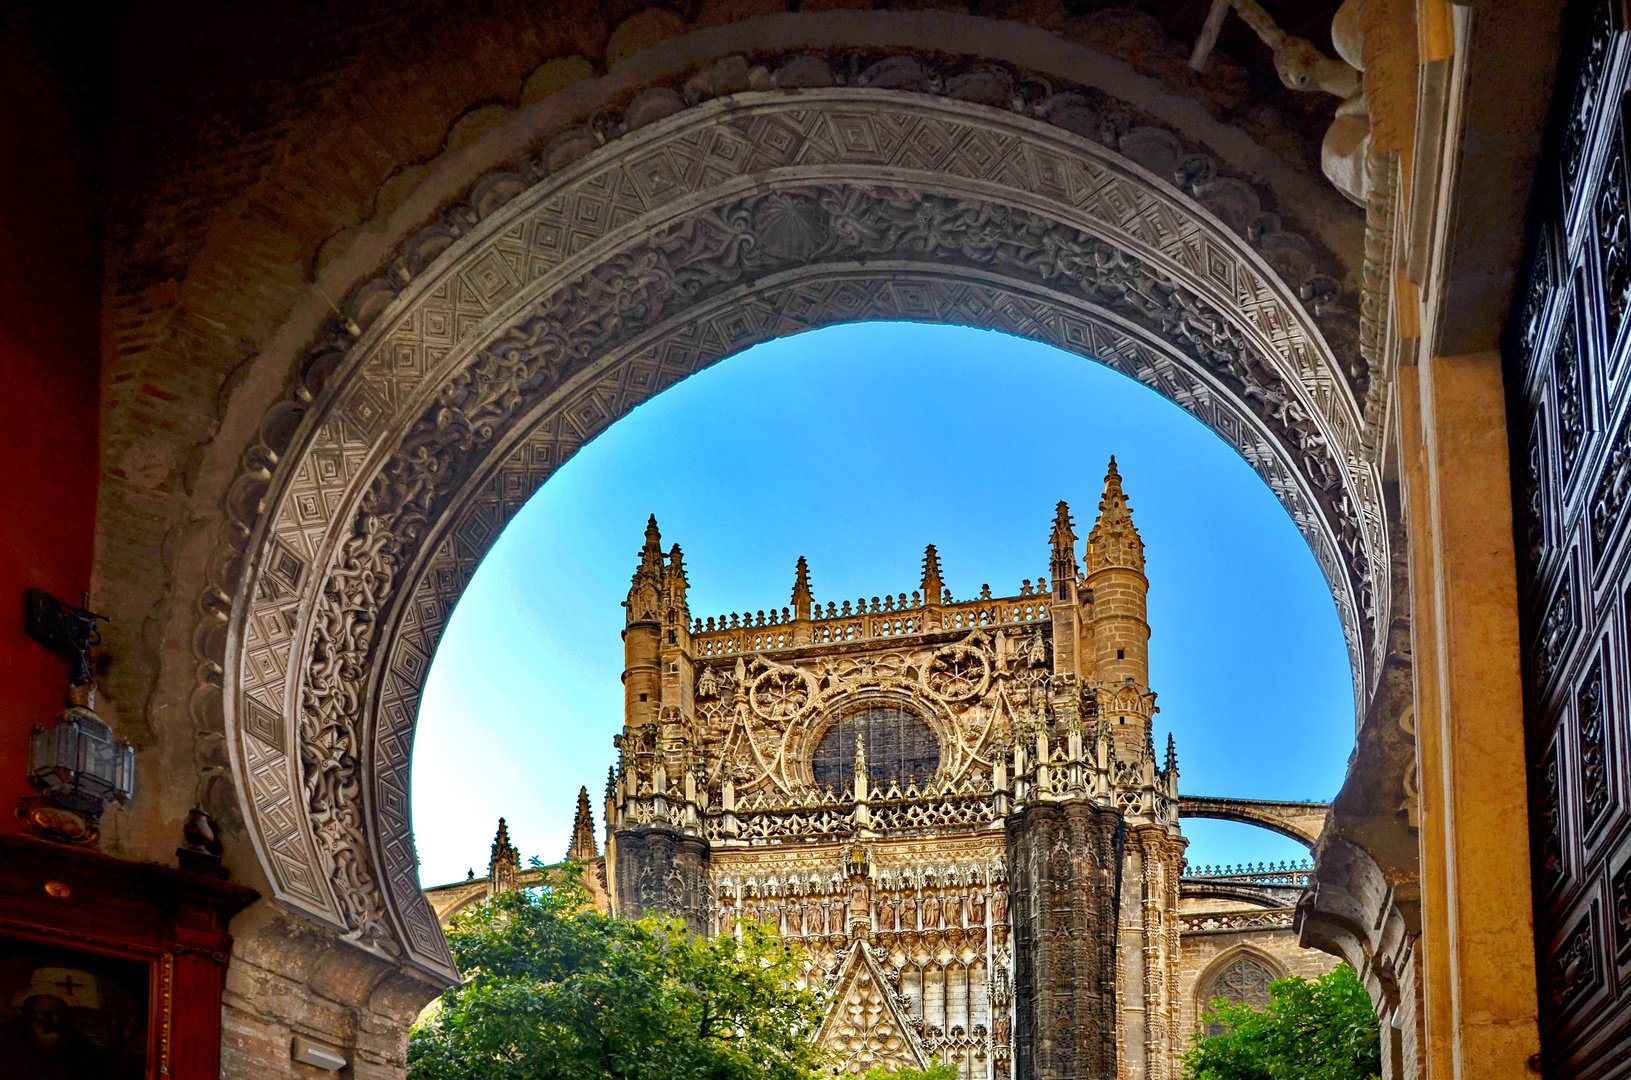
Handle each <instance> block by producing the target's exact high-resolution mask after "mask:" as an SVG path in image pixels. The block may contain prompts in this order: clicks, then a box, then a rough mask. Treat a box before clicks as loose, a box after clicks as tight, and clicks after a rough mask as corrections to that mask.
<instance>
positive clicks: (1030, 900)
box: [606, 459, 1185, 1080]
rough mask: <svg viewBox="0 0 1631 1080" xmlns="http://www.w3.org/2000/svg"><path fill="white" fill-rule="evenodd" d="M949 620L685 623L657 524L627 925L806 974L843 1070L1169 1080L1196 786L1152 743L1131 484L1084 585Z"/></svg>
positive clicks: (643, 597)
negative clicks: (804, 953) (802, 961)
mask: <svg viewBox="0 0 1631 1080" xmlns="http://www.w3.org/2000/svg"><path fill="white" fill-rule="evenodd" d="M1076 545H1077V537H1076V534H1075V531H1074V528H1073V525H1072V522H1071V517H1070V511H1069V508H1068V507H1067V506H1066V505H1065V504H1064V503H1060V504H1059V506H1058V509H1057V514H1056V517H1055V520H1054V525H1053V530H1052V535H1051V537H1050V561H1049V565H1048V574H1047V576H1044V577H1041V578H1039V579H1037V581H1036V582H1035V583H1034V584H1033V583H1032V582H1031V580H1030V579H1026V580H1025V581H1024V583H1023V585H1022V586H1021V588H1020V590H1019V592H1018V594H1017V595H1011V596H1005V597H994V596H992V595H991V592H990V590H989V588H985V589H982V590H981V595H980V596H979V597H977V598H975V599H971V600H953V599H952V596H951V593H950V591H949V590H947V589H946V588H945V585H944V583H943V582H942V580H941V568H940V561H939V555H938V553H937V552H936V551H935V549H934V547H932V546H931V547H929V548H928V549H927V551H926V552H925V555H924V560H923V573H922V577H921V579H920V580H919V582H918V588H917V590H916V591H914V592H912V593H911V595H910V596H908V595H907V594H906V593H904V592H902V593H900V594H898V595H896V596H886V597H882V598H881V599H880V598H879V597H876V596H874V597H872V598H871V599H870V600H868V599H867V598H865V597H862V598H859V599H858V600H856V601H853V602H851V601H847V600H846V601H843V602H841V603H840V602H837V601H833V602H828V603H827V604H826V605H825V607H823V606H822V605H821V604H819V603H816V602H815V597H814V594H813V592H812V589H811V583H810V572H809V567H808V565H807V564H806V562H805V560H803V559H802V558H801V559H800V560H799V562H798V566H797V568H796V571H795V575H794V583H793V589H792V595H791V597H790V600H791V602H790V604H789V606H787V607H783V608H781V609H779V610H778V609H775V608H772V609H769V610H768V611H763V610H761V611H757V612H754V613H739V614H732V615H728V616H719V617H716V618H706V619H703V618H696V619H693V618H692V617H691V615H690V612H689V608H688V607H687V601H686V580H685V571H684V567H683V562H682V556H681V553H680V549H679V548H678V547H677V546H676V547H674V548H673V549H672V550H671V551H670V552H669V553H668V554H667V555H665V554H664V553H663V550H662V545H661V539H660V536H659V534H658V530H657V524H656V521H655V520H653V521H651V522H650V523H649V524H648V526H647V528H646V542H645V546H644V547H643V548H642V549H641V552H640V563H639V567H638V569H637V570H636V571H635V574H634V579H633V581H632V583H631V585H630V588H629V597H628V622H627V628H626V630H625V631H624V643H625V646H624V647H625V657H626V661H625V665H624V675H623V681H624V693H625V724H624V729H623V733H622V734H621V735H620V736H619V737H618V740H617V744H618V749H619V755H620V760H619V765H618V767H617V769H616V770H615V772H614V773H613V775H612V777H611V778H610V780H609V781H608V785H607V802H606V821H607V832H608V851H607V856H608V858H607V867H608V872H609V875H610V881H609V883H608V884H609V887H610V890H611V893H612V896H613V900H614V903H615V905H616V909H617V910H618V911H619V912H622V913H625V914H630V915H638V914H642V913H646V912H659V913H665V914H669V915H673V916H676V917H679V918H681V919H683V920H685V922H686V923H687V924H688V925H690V926H691V927H692V928H693V929H695V930H698V931H702V932H706V933H730V932H732V930H733V928H734V927H735V926H736V924H737V923H738V922H739V921H742V920H755V921H758V922H761V923H765V924H768V925H771V926H773V927H774V928H775V929H777V930H778V931H779V932H780V933H782V934H783V935H784V936H786V937H787V938H789V939H790V940H793V941H795V942H797V943H799V944H801V945H803V946H804V947H805V948H807V949H808V950H809V952H810V955H811V958H812V966H811V968H810V971H809V973H808V978H809V979H810V980H811V982H812V983H814V984H820V985H823V986H824V987H825V988H826V989H827V991H828V994H829V1000H830V1002H831V1005H830V1010H829V1013H828V1016H827V1019H826V1021H825V1023H824V1025H823V1027H822V1030H821V1034H820V1038H821V1040H822V1042H823V1043H824V1044H825V1045H826V1046H828V1047H829V1048H830V1049H832V1050H833V1051H834V1052H835V1053H836V1054H837V1055H838V1056H839V1057H840V1059H841V1060H842V1061H843V1063H844V1066H845V1068H846V1070H848V1071H852V1072H860V1071H865V1069H866V1068H869V1067H870V1066H871V1065H873V1064H885V1065H895V1066H903V1065H910V1066H914V1067H919V1068H921V1067H924V1066H925V1065H927V1064H928V1063H930V1062H932V1061H933V1060H935V1059H945V1060H950V1061H955V1062H957V1063H958V1066H959V1070H960V1072H961V1074H962V1075H964V1076H967V1077H971V1078H978V1080H999V1078H1001V1080H1175V1078H1176V1077H1177V1076H1178V1058H1179V1054H1180V1053H1181V1051H1182V1048H1183V1045H1184V1039H1183V1034H1184V1033H1183V1032H1181V1031H1180V1030H1179V1027H1178V1025H1177V1023H1176V1022H1175V1020H1174V1018H1175V1017H1176V1015H1177V1007H1176V1000H1175V999H1176V996H1177V985H1178V956H1179V939H1178V928H1179V919H1178V917H1177V912H1178V903H1179V889H1178V882H1179V877H1180V874H1181V872H1182V867H1183V850H1184V844H1185V841H1184V839H1183V837H1182V836H1181V835H1180V833H1179V831H1178V818H1177V815H1178V790H1177V764H1176V760H1175V757H1174V753H1173V749H1172V745H1171V742H1170V741H1169V743H1168V746H1167V750H1166V754H1165V759H1164V761H1162V762H1158V761H1157V759H1156V753H1155V749H1154V747H1153V745H1152V742H1151V717H1152V715H1153V713H1154V712H1155V695H1154V693H1152V692H1151V690H1150V687H1149V647H1148V643H1149V624H1148V623H1147V621H1146V610H1145V593H1146V590H1147V589H1148V582H1147V580H1146V578H1145V576H1144V546H1143V542H1142V540H1141V539H1140V538H1139V535H1138V530H1137V528H1136V527H1135V526H1134V524H1133V519H1132V512H1131V509H1130V507H1129V505H1128V501H1127V496H1126V494H1125V493H1124V492H1123V490H1122V487H1121V477H1120V474H1119V473H1118V472H1117V470H1116V466H1115V461H1114V459H1112V460H1111V463H1110V469H1109V474H1108V476H1107V477H1106V478H1105V488H1104V496H1103V499H1102V500H1101V501H1100V503H1099V513H1098V517H1097V519H1096V521H1095V522H1094V524H1093V528H1092V530H1091V532H1090V533H1089V534H1088V538H1087V543H1086V545H1085V551H1084V552H1083V559H1084V562H1085V565H1079V564H1078V562H1077V546H1076Z"/></svg>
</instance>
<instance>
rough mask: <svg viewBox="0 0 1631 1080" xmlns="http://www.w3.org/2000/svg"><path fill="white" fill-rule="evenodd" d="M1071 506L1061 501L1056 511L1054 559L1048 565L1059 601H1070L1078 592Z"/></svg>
mask: <svg viewBox="0 0 1631 1080" xmlns="http://www.w3.org/2000/svg"><path fill="white" fill-rule="evenodd" d="M1071 524H1072V523H1071V520H1070V506H1069V505H1068V504H1067V503H1066V502H1065V501H1064V500H1063V499H1061V500H1059V506H1058V507H1057V508H1056V509H1055V511H1054V517H1053V536H1052V537H1051V538H1050V542H1051V543H1052V544H1053V558H1052V559H1051V560H1050V561H1049V563H1048V573H1049V574H1050V575H1052V577H1053V595H1054V597H1055V598H1056V599H1059V600H1069V599H1071V597H1072V596H1074V595H1075V590H1076V530H1075V529H1073V528H1072V527H1071Z"/></svg>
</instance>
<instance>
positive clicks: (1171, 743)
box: [1166, 731, 1178, 776]
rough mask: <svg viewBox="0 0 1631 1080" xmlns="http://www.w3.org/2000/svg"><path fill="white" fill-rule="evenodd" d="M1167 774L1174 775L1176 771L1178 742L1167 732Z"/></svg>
mask: <svg viewBox="0 0 1631 1080" xmlns="http://www.w3.org/2000/svg"><path fill="white" fill-rule="evenodd" d="M1166 771H1167V774H1168V775H1169V776H1171V775H1175V774H1176V773H1177V772H1178V742H1177V740H1176V739H1174V738H1173V737H1172V732H1170V731H1169V732H1167V768H1166Z"/></svg>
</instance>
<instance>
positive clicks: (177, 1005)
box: [0, 836, 256, 1080]
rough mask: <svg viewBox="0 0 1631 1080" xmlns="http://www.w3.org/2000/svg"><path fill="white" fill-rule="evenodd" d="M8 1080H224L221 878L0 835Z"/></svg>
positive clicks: (1, 1019)
mask: <svg viewBox="0 0 1631 1080" xmlns="http://www.w3.org/2000/svg"><path fill="white" fill-rule="evenodd" d="M0 867H4V868H5V870H4V872H3V873H0V1080H219V1077H220V1072H221V1070H220V1061H221V993H222V989H223V987H224V986H225V983H226V967H227V963H228V958H229V957H230V955H231V950H232V938H231V936H230V935H229V934H228V933H227V921H228V920H229V919H231V917H232V916H233V914H234V913H236V912H238V911H240V910H241V909H242V908H243V907H244V906H246V905H247V904H249V903H250V902H251V901H253V900H254V899H255V898H256V893H255V892H254V890H252V889H246V888H244V887H243V886H241V885H235V884H233V883H232V882H230V881H226V880H222V879H220V878H219V877H217V876H212V875H207V874H199V873H195V872H192V871H188V870H181V869H172V868H170V867H165V866H156V865H154V864H152V863H135V862H126V861H123V860H120V859H114V858H110V857H108V856H106V855H101V854H98V853H96V852H89V851H77V850H72V849H69V848H66V847H64V846H61V845H55V844H47V843H44V842H42V841H39V840H34V839H32V838H29V837H7V836H0Z"/></svg>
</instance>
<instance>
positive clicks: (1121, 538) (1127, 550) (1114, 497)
mask: <svg viewBox="0 0 1631 1080" xmlns="http://www.w3.org/2000/svg"><path fill="white" fill-rule="evenodd" d="M1087 549H1088V566H1089V567H1090V569H1091V570H1095V571H1096V570H1102V569H1103V568H1105V567H1107V566H1124V567H1129V568H1131V569H1134V570H1138V571H1140V572H1142V571H1143V569H1144V541H1143V540H1142V539H1140V537H1139V535H1138V529H1137V528H1136V527H1135V526H1134V525H1133V510H1132V506H1131V504H1129V503H1128V501H1127V493H1126V492H1125V491H1123V490H1122V487H1121V472H1120V470H1118V469H1117V468H1116V459H1115V458H1114V457H1113V456H1112V457H1111V458H1110V467H1109V469H1108V470H1107V471H1106V472H1105V475H1104V496H1103V497H1102V498H1100V499H1099V518H1098V520H1097V521H1095V522H1094V523H1093V531H1092V532H1090V533H1089V534H1088V536H1087Z"/></svg>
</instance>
